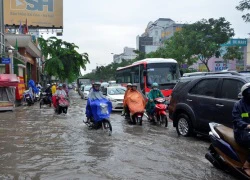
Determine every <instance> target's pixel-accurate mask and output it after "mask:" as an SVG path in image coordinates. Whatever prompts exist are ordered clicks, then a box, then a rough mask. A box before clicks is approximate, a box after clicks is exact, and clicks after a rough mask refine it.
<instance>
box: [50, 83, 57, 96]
mask: <svg viewBox="0 0 250 180" xmlns="http://www.w3.org/2000/svg"><path fill="white" fill-rule="evenodd" d="M51 91H52V95H54V94H55V93H56V83H53V85H52V87H51Z"/></svg>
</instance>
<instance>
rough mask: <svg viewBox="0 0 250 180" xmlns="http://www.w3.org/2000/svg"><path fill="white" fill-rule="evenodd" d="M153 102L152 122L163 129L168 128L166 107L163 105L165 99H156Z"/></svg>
mask: <svg viewBox="0 0 250 180" xmlns="http://www.w3.org/2000/svg"><path fill="white" fill-rule="evenodd" d="M154 102H155V112H154V116H153V118H154V120H155V122H157V123H158V124H159V125H163V124H164V125H165V127H167V126H168V118H167V112H166V111H167V105H166V104H165V102H166V99H165V98H161V97H160V98H156V99H155V100H154Z"/></svg>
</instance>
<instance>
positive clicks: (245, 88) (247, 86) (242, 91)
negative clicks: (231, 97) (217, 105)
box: [240, 83, 250, 96]
mask: <svg viewBox="0 0 250 180" xmlns="http://www.w3.org/2000/svg"><path fill="white" fill-rule="evenodd" d="M249 88H250V83H246V84H244V85H243V86H242V88H241V91H240V93H241V95H242V96H244V94H243V93H244V91H245V90H247V89H249Z"/></svg>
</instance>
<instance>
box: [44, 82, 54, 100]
mask: <svg viewBox="0 0 250 180" xmlns="http://www.w3.org/2000/svg"><path fill="white" fill-rule="evenodd" d="M44 92H46V94H47V95H48V97H49V100H50V101H51V98H52V91H51V86H50V84H47V88H46V89H45V91H44Z"/></svg>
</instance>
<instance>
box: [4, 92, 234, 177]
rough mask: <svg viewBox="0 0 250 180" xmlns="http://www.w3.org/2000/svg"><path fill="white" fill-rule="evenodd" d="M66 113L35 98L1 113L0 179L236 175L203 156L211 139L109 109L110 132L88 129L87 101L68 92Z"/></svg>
mask: <svg viewBox="0 0 250 180" xmlns="http://www.w3.org/2000/svg"><path fill="white" fill-rule="evenodd" d="M70 95H71V106H70V108H69V111H68V114H67V115H66V116H63V115H55V114H54V111H53V108H49V107H43V108H42V109H40V107H39V105H38V103H37V104H35V105H33V106H31V107H28V106H22V107H18V108H16V110H15V111H14V112H1V113H0V179H18V180H19V179H20V180H29V179H34V180H35V179H48V180H51V179H63V180H64V179H67V180H68V179H70V180H71V179H72V180H78V179H143V180H145V179H154V180H156V179H164V180H165V179H167V180H168V179H169V180H172V179H183V180H184V179H185V180H187V179H193V180H194V179H199V180H201V179H204V180H207V179H216V180H224V179H234V178H233V177H232V176H231V175H229V174H226V173H224V172H223V171H220V170H217V169H216V168H214V167H213V166H212V165H211V164H210V163H209V162H208V161H207V160H206V159H205V157H204V156H205V153H206V152H207V148H208V146H209V141H208V140H207V139H205V138H202V137H196V138H193V137H190V138H184V137H178V136H177V133H176V130H175V129H174V128H173V127H172V123H171V122H169V128H164V127H159V126H153V125H150V124H149V123H148V122H147V120H145V121H143V125H142V126H138V125H130V124H128V123H127V122H126V121H125V120H124V119H123V117H122V116H120V112H118V113H112V115H111V118H110V119H111V123H112V126H113V133H112V136H108V134H106V133H104V132H103V131H102V130H89V129H88V128H87V126H86V125H85V124H83V122H82V120H83V118H84V116H85V115H84V111H85V104H86V101H85V100H82V99H80V96H79V95H78V94H77V93H76V92H74V91H71V93H70Z"/></svg>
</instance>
